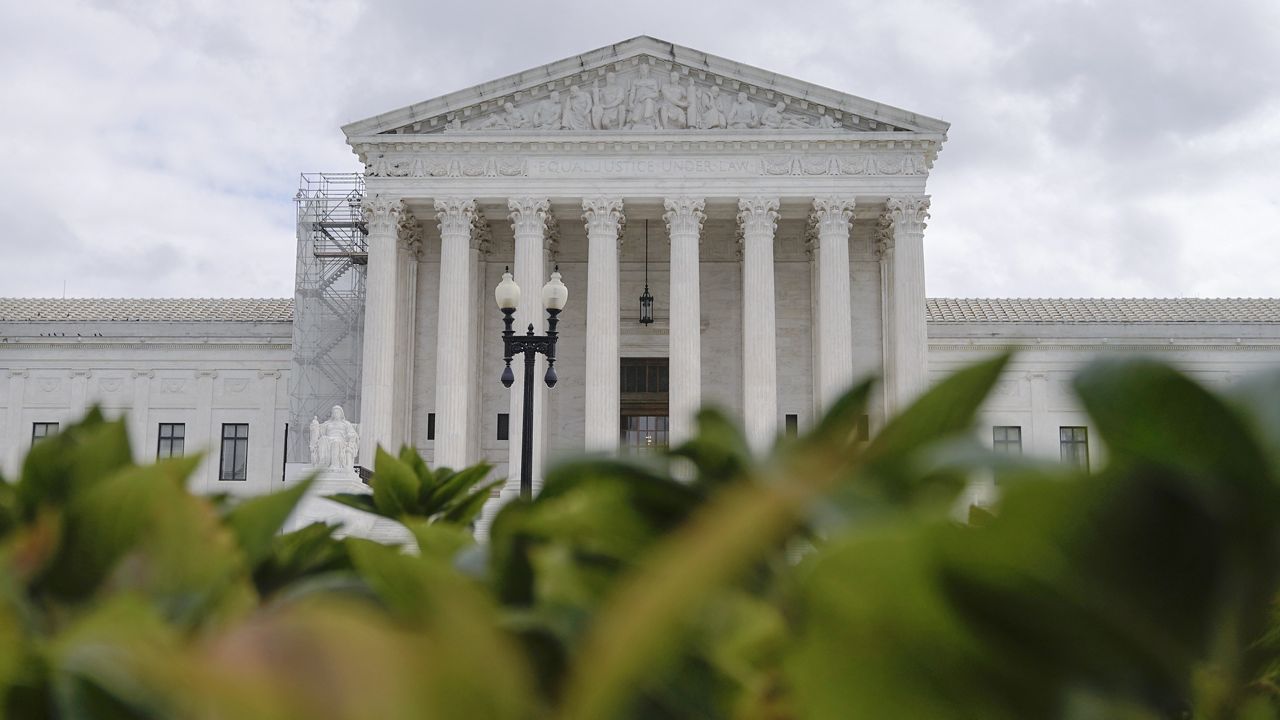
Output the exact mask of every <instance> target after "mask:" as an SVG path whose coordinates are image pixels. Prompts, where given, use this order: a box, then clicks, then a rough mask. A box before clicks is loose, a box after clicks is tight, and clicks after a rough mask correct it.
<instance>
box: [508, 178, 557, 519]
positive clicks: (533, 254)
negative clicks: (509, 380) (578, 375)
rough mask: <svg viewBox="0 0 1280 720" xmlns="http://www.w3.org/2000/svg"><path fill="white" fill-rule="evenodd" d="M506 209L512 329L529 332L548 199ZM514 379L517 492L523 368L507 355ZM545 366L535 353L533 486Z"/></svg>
mask: <svg viewBox="0 0 1280 720" xmlns="http://www.w3.org/2000/svg"><path fill="white" fill-rule="evenodd" d="M507 207H508V208H509V209H510V211H511V214H510V218H511V230H512V232H513V233H514V235H515V255H516V258H515V259H516V265H515V268H514V270H515V272H514V273H513V275H514V277H515V281H516V284H517V285H519V286H520V305H519V306H518V307H517V308H516V315H515V330H516V332H517V333H524V332H526V331H527V330H528V328H529V325H530V324H532V325H533V332H534V333H535V334H539V335H541V334H542V333H544V332H546V329H547V320H546V312H545V311H544V309H543V307H542V286H543V284H544V283H546V281H547V269H546V253H547V247H548V246H547V241H548V238H547V224H548V222H549V220H550V218H551V203H550V201H548V200H547V199H546V198H533V197H519V198H511V199H509V200H508V201H507ZM512 366H513V367H515V368H516V370H517V371H516V373H515V375H516V381H515V384H513V385H512V386H511V433H510V436H509V437H510V440H508V446H509V448H510V454H509V455H508V465H507V468H508V470H507V478H508V479H507V488H506V489H505V490H504V494H509V493H510V492H511V491H512V490H514V491H516V493H517V494H518V491H519V486H520V453H521V452H522V448H523V446H522V442H523V423H524V373H522V372H520V371H519V366H517V364H516V363H515V362H514V361H513V362H512ZM546 370H547V363H546V359H545V358H543V357H542V356H541V355H539V356H538V361H537V365H536V366H535V368H534V373H533V377H534V387H533V491H534V493H535V494H536V493H537V492H538V491H539V490H541V489H542V463H543V460H544V453H543V450H544V449H545V448H546V444H545V442H546V435H545V428H546V416H547V386H546V385H545V384H544V383H543V382H542V377H543V374H544V373H545V372H546Z"/></svg>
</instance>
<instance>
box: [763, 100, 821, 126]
mask: <svg viewBox="0 0 1280 720" xmlns="http://www.w3.org/2000/svg"><path fill="white" fill-rule="evenodd" d="M786 109H787V103H786V102H785V101H783V100H779V101H778V104H776V105H774V106H773V107H771V108H769V109H767V110H765V111H764V112H762V113H760V126H761V127H766V128H769V129H771V130H777V129H780V128H807V127H811V125H810V124H809V121H808V120H806V119H805V118H802V117H798V116H795V115H787V114H786Z"/></svg>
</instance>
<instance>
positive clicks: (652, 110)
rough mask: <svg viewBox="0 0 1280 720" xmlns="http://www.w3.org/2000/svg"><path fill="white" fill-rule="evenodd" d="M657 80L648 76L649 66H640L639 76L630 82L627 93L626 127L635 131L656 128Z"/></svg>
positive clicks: (658, 93)
mask: <svg viewBox="0 0 1280 720" xmlns="http://www.w3.org/2000/svg"><path fill="white" fill-rule="evenodd" d="M660 94H661V93H660V92H659V89H658V79H657V78H655V77H652V76H651V75H650V74H649V66H648V65H641V66H640V74H639V76H638V77H637V78H636V79H635V80H633V81H632V82H631V90H630V92H628V93H627V95H628V102H627V105H628V107H629V109H628V111H627V127H628V128H635V129H637V130H656V129H657V128H658V97H659V95H660Z"/></svg>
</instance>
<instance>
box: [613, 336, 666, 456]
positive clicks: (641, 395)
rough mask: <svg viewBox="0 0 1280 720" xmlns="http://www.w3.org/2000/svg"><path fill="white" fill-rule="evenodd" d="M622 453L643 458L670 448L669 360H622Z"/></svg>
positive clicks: (620, 380) (620, 379)
mask: <svg viewBox="0 0 1280 720" xmlns="http://www.w3.org/2000/svg"><path fill="white" fill-rule="evenodd" d="M619 375H620V378H619V382H620V383H621V385H622V388H621V391H622V392H621V403H620V407H621V416H622V417H621V418H620V419H621V432H622V435H621V440H620V443H619V444H620V445H621V446H622V452H623V453H626V454H642V453H649V452H655V451H657V450H660V449H665V448H666V447H667V444H668V426H667V415H668V409H667V381H668V377H669V364H668V362H667V359H666V358H622V361H621V365H620V373H619Z"/></svg>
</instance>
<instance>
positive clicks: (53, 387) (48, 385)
mask: <svg viewBox="0 0 1280 720" xmlns="http://www.w3.org/2000/svg"><path fill="white" fill-rule="evenodd" d="M39 387H40V391H41V392H45V393H53V392H57V391H58V388H60V387H62V380H61V379H59V378H40V383H39Z"/></svg>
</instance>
